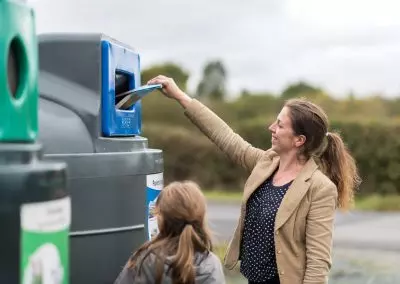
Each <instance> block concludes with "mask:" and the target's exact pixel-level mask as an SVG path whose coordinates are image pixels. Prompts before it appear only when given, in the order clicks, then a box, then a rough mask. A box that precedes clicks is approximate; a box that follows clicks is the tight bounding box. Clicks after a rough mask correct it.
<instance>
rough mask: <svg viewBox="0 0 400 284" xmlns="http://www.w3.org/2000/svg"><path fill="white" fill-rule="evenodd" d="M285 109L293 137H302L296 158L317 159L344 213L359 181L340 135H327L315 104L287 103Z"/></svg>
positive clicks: (325, 120)
mask: <svg viewBox="0 0 400 284" xmlns="http://www.w3.org/2000/svg"><path fill="white" fill-rule="evenodd" d="M285 106H286V107H288V108H289V110H290V112H289V113H290V119H291V122H292V128H293V131H294V134H295V135H304V136H305V137H306V141H305V143H304V145H303V146H302V148H301V150H300V153H299V154H300V155H302V156H303V157H305V158H306V159H309V158H310V157H316V158H317V161H319V164H320V166H321V168H322V170H323V172H324V173H325V174H326V175H327V176H328V177H329V178H330V179H331V180H332V182H333V183H334V184H335V185H336V186H337V189H338V203H339V207H340V208H342V209H348V208H349V207H350V205H351V203H352V201H353V197H354V190H355V189H356V188H357V187H358V186H359V184H360V182H361V179H360V177H359V175H358V171H357V166H356V163H355V160H354V158H353V157H352V156H351V154H350V152H349V150H348V149H347V147H346V145H345V144H344V143H343V140H342V138H341V136H340V134H339V133H337V132H328V127H329V122H328V116H327V115H326V113H325V112H324V111H323V110H322V108H320V107H319V106H317V105H316V104H313V103H311V102H309V101H307V100H305V99H290V100H288V101H286V103H285Z"/></svg>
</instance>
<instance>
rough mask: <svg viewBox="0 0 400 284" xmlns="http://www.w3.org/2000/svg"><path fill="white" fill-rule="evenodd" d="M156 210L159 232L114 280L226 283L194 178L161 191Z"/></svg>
mask: <svg viewBox="0 0 400 284" xmlns="http://www.w3.org/2000/svg"><path fill="white" fill-rule="evenodd" d="M155 211H156V212H155V214H156V216H157V222H158V227H159V234H158V235H157V236H156V237H155V238H154V239H153V240H151V241H149V242H147V243H146V244H144V245H143V246H142V247H140V248H139V249H138V250H137V251H136V253H135V254H133V256H131V258H130V259H129V261H128V263H127V264H126V265H125V267H124V269H123V270H122V272H121V273H120V275H119V276H118V278H117V279H116V281H115V283H114V284H131V283H154V284H161V283H162V284H178V283H179V284H221V283H222V284H223V283H225V278H224V273H223V270H222V265H221V262H220V261H219V259H218V257H217V256H216V255H215V254H213V253H212V252H211V250H212V244H211V237H210V234H209V232H208V229H207V226H206V219H205V213H206V200H205V197H204V195H203V193H202V192H201V190H200V188H199V187H198V186H197V185H196V184H195V183H193V182H190V181H185V182H173V183H171V184H170V185H168V186H167V187H165V188H164V190H163V191H162V192H161V193H160V195H159V197H158V199H157V201H156V209H155Z"/></svg>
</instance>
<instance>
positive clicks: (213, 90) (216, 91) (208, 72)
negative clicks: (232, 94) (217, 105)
mask: <svg viewBox="0 0 400 284" xmlns="http://www.w3.org/2000/svg"><path fill="white" fill-rule="evenodd" d="M225 83H226V70H225V67H224V65H223V63H222V62H221V61H218V60H217V61H211V62H209V63H207V64H206V65H205V67H204V70H203V78H202V80H201V81H200V83H199V85H198V86H197V91H196V94H197V96H198V97H200V98H201V97H208V98H211V99H215V100H223V99H224V97H225Z"/></svg>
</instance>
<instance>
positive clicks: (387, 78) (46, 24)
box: [28, 0, 400, 97]
mask: <svg viewBox="0 0 400 284" xmlns="http://www.w3.org/2000/svg"><path fill="white" fill-rule="evenodd" d="M28 2H29V3H30V5H31V6H33V7H34V8H35V11H36V23H37V32H38V33H49V32H79V33H85V32H101V33H104V34H107V35H109V36H111V37H113V38H116V39H118V40H119V41H122V42H125V43H127V44H129V45H131V46H133V47H134V48H135V50H136V51H138V52H139V53H140V55H141V64H142V68H146V67H149V66H151V65H152V64H156V63H162V62H166V61H172V62H175V63H177V64H179V65H181V66H182V67H184V69H185V70H187V71H188V72H189V73H190V80H189V90H194V89H195V87H196V85H197V83H198V81H199V80H200V78H201V73H202V69H203V67H204V65H205V63H206V62H208V61H210V60H222V62H223V63H224V65H225V67H226V69H227V72H228V81H227V86H228V90H229V92H230V93H232V94H233V95H234V94H238V93H239V92H240V91H241V90H242V89H247V90H250V91H254V92H272V93H279V92H281V91H282V90H283V89H284V88H285V87H286V86H287V85H288V84H289V83H292V82H296V81H299V80H304V81H307V82H309V83H311V84H315V85H317V86H319V87H321V88H323V89H325V90H327V91H328V92H329V93H330V94H332V95H333V96H336V97H343V96H347V95H348V93H349V92H353V93H354V94H355V95H356V96H358V97H363V96H368V95H373V94H377V93H379V94H384V95H385V96H387V97H395V96H399V95H400V76H398V75H396V74H397V68H399V67H400V1H399V0H379V1H377V0H375V1H372V0H247V1H239V0H218V1H217V0H202V1H188V0H142V1H138V0H130V1H128V0H125V1H124V0H113V1H105V0H97V1H94V0H86V1H85V0H30V1H28Z"/></svg>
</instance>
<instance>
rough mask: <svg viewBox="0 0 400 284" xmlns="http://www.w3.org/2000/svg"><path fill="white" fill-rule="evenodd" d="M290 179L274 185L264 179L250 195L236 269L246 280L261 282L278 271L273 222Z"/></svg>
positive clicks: (270, 277) (274, 275) (272, 276)
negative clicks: (237, 268) (282, 183)
mask: <svg viewBox="0 0 400 284" xmlns="http://www.w3.org/2000/svg"><path fill="white" fill-rule="evenodd" d="M290 184H291V182H290V183H287V184H285V185H283V186H274V185H273V184H272V180H271V178H270V179H267V180H266V181H265V182H264V183H263V184H261V185H260V186H259V187H258V188H257V189H256V190H255V191H254V192H253V194H252V195H251V196H250V198H249V200H248V202H247V205H246V216H245V220H244V229H243V237H242V244H241V249H240V260H241V265H240V271H241V273H242V274H243V276H245V277H246V278H247V279H248V280H250V281H256V282H262V281H266V280H269V279H273V278H274V277H276V276H277V275H278V269H277V266H276V258H275V243H274V224H275V217H276V213H277V211H278V208H279V206H280V204H281V202H282V199H283V197H284V196H285V194H286V191H287V189H288V188H289V186H290Z"/></svg>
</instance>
